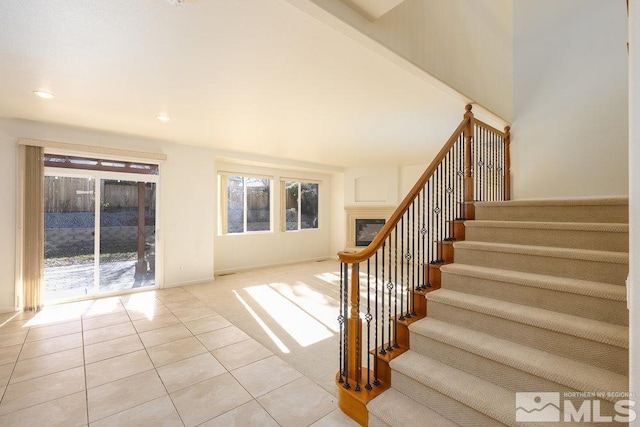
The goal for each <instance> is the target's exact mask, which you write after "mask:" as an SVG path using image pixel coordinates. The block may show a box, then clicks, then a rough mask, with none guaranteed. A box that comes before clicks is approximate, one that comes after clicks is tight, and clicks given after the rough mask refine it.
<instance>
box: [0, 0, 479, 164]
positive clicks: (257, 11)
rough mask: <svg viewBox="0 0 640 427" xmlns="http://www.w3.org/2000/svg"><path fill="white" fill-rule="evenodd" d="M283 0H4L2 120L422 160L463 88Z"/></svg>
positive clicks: (284, 150)
mask: <svg viewBox="0 0 640 427" xmlns="http://www.w3.org/2000/svg"><path fill="white" fill-rule="evenodd" d="M305 1H306V0H305ZM390 1H391V2H392V3H393V2H395V3H398V2H397V1H394V0H390ZM295 3H296V2H294V1H285V0H198V1H190V2H185V3H183V4H181V5H179V6H174V5H171V4H170V2H169V1H168V0H140V1H131V0H109V1H106V0H104V1H103V0H90V1H89V0H88V1H73V0H29V1H25V0H3V1H2V4H1V5H0V11H1V13H0V93H1V94H2V96H0V117H10V118H22V119H29V120H36V121H43V122H50V123H57V124H64V125H71V126H79V127H85V128H91V129H98V130H106V131H111V132H118V133H124V134H131V135H136V136H143V137H149V138H153V139H161V140H168V141H173V142H176V143H180V144H189V145H196V146H206V147H212V148H216V149H219V150H224V151H226V152H238V153H251V154H252V155H258V156H268V157H277V158H283V159H288V160H294V161H305V162H311V163H316V164H319V165H329V166H334V167H349V166H372V165H406V164H418V163H423V162H427V161H429V160H430V159H431V156H432V155H433V153H434V152H435V151H436V150H437V149H438V148H439V146H440V145H442V144H443V143H444V142H445V140H446V139H447V137H448V136H449V135H450V133H451V132H452V131H453V129H454V128H455V127H456V126H457V124H458V122H459V121H460V119H461V117H462V114H463V112H464V108H463V106H464V103H465V102H466V101H465V99H463V97H461V96H459V95H457V94H456V93H455V91H451V90H448V89H447V88H444V87H443V85H442V84H441V83H439V82H437V81H435V80H434V79H430V78H429V77H428V76H426V75H421V74H420V73H416V72H411V71H409V70H408V68H407V67H406V66H404V67H403V66H400V65H399V63H400V62H401V61H394V60H389V55H388V54H387V55H382V54H381V53H380V52H381V51H379V50H378V49H375V48H371V45H368V46H365V45H364V44H363V43H361V42H360V41H357V40H355V39H354V38H353V37H350V36H348V35H347V34H345V33H343V32H340V31H337V30H336V29H334V28H332V27H331V26H329V25H327V24H326V23H325V22H322V20H319V19H317V17H312V16H310V15H309V14H307V13H306V12H304V11H303V10H301V9H300V8H298V7H296V5H295ZM36 90H45V91H49V92H51V93H53V94H54V95H55V98H53V99H48V100H46V99H41V98H38V97H36V96H34V94H33V91H36ZM161 114H163V115H167V116H168V117H169V118H170V120H169V121H165V122H162V121H160V120H158V119H157V116H158V115H161Z"/></svg>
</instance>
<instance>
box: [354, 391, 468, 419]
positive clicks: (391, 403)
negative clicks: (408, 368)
mask: <svg viewBox="0 0 640 427" xmlns="http://www.w3.org/2000/svg"><path fill="white" fill-rule="evenodd" d="M367 409H368V410H369V413H370V416H371V415H374V416H375V417H376V418H378V419H379V420H380V421H382V422H384V423H385V424H386V425H389V426H397V427H405V426H406V427H415V426H424V427H440V426H443V427H456V426H457V425H458V424H456V423H454V422H452V421H450V420H449V419H447V418H445V417H443V416H442V415H440V414H439V413H437V412H435V411H433V410H431V409H429V408H427V407H426V406H424V405H422V404H420V403H418V402H416V401H415V400H413V399H411V398H410V397H407V396H405V395H404V394H402V393H400V392H399V391H397V390H394V389H393V388H391V389H389V390H387V391H385V392H384V393H383V394H381V395H380V396H378V397H376V398H375V399H373V400H372V401H371V402H369V403H368V404H367Z"/></svg>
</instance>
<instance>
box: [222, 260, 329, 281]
mask: <svg viewBox="0 0 640 427" xmlns="http://www.w3.org/2000/svg"><path fill="white" fill-rule="evenodd" d="M334 259H335V257H331V256H323V257H316V258H308V259H300V260H295V261H284V262H278V263H274V264H260V265H252V266H248V267H240V268H229V269H226V270H216V271H215V272H214V273H213V274H214V276H216V277H217V276H224V275H226V274H233V273H241V272H243V271H251V270H258V269H260V268H269V267H282V266H284V265H294V264H302V263H305V262H318V261H331V260H334ZM336 261H337V260H336Z"/></svg>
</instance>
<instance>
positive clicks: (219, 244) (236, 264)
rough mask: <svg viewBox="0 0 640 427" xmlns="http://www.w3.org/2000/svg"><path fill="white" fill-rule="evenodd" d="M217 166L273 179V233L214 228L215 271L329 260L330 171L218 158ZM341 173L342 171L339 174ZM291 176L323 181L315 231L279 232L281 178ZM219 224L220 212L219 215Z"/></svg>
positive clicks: (331, 218)
mask: <svg viewBox="0 0 640 427" xmlns="http://www.w3.org/2000/svg"><path fill="white" fill-rule="evenodd" d="M216 169H217V170H218V171H222V172H232V173H238V174H248V175H250V174H256V175H260V176H268V177H270V178H272V179H273V185H274V187H275V188H273V189H272V194H273V199H272V202H273V205H272V210H273V212H272V216H273V230H274V231H273V232H256V233H247V234H227V235H221V234H219V230H217V229H216V230H215V234H216V237H215V265H216V274H221V273H228V272H233V271H240V270H245V269H251V268H256V267H261V266H268V265H278V264H289V263H294V262H302V261H309V260H316V259H326V258H329V257H332V256H334V255H335V253H333V252H332V244H331V242H332V235H331V233H332V229H333V224H332V221H333V214H332V201H333V199H334V196H333V195H332V191H333V190H334V187H333V185H332V177H331V175H330V174H326V173H319V172H317V171H311V170H304V169H282V168H278V167H277V165H273V166H271V167H265V166H255V165H247V164H242V163H240V162H238V163H233V162H229V161H222V160H219V161H216ZM338 176H340V174H338ZM281 178H288V179H289V178H291V179H296V180H297V179H299V180H311V181H319V182H320V189H319V191H320V200H319V203H320V206H319V210H320V219H319V227H318V229H314V230H300V231H288V232H282V231H280V216H279V209H280V190H279V186H280V179H281ZM216 224H217V215H216Z"/></svg>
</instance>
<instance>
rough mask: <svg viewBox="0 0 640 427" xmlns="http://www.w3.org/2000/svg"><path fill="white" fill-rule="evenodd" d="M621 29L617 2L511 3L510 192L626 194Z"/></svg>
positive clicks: (621, 5)
mask: <svg viewBox="0 0 640 427" xmlns="http://www.w3.org/2000/svg"><path fill="white" fill-rule="evenodd" d="M626 29H627V12H626V4H625V1H624V0H562V1H557V0H515V1H514V2H513V31H514V35H513V50H514V54H513V61H514V65H513V67H514V73H513V81H514V87H513V117H514V120H513V125H512V144H511V147H512V149H511V153H512V160H513V161H512V172H513V197H514V198H518V199H523V198H537V197H544V198H553V197H583V196H612V195H626V194H627V192H628V168H627V164H628V154H627V151H628V147H627V137H628V126H627V123H628V117H627V48H626V42H627V31H626ZM531 159H535V161H532V160H531Z"/></svg>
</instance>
